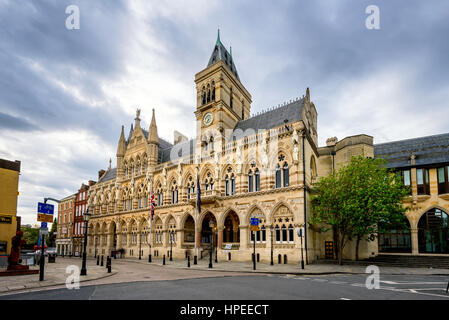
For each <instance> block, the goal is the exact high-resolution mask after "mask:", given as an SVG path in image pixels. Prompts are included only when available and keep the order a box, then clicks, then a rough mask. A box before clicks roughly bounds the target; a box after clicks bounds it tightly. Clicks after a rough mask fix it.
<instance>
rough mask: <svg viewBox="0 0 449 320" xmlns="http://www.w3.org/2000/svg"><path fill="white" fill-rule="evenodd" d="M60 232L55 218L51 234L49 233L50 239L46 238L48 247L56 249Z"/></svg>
mask: <svg viewBox="0 0 449 320" xmlns="http://www.w3.org/2000/svg"><path fill="white" fill-rule="evenodd" d="M57 230H58V219H56V218H55V220H53V224H52V225H51V229H50V232H49V233H48V237H47V238H46V241H45V242H46V243H47V246H49V247H54V246H56V235H57V233H56V232H57Z"/></svg>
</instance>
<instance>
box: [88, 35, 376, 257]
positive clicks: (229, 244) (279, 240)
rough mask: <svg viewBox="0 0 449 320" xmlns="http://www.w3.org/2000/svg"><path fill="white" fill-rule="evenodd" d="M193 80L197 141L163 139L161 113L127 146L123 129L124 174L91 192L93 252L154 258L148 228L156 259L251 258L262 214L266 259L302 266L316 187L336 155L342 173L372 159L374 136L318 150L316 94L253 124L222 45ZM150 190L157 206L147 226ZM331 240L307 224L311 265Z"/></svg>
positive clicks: (136, 130) (120, 160) (261, 249)
mask: <svg viewBox="0 0 449 320" xmlns="http://www.w3.org/2000/svg"><path fill="white" fill-rule="evenodd" d="M217 52H218V53H217ZM214 55H215V56H214ZM195 83H196V89H197V108H196V111H195V112H194V114H195V117H196V120H197V121H196V123H197V138H196V139H194V140H190V141H186V140H185V139H184V138H181V139H180V138H179V133H176V134H175V144H174V145H172V144H170V143H168V142H166V141H164V140H163V139H160V138H159V137H158V134H157V125H156V118H155V111H154V110H153V115H152V120H151V125H150V127H149V129H148V131H146V130H145V129H143V128H141V126H140V110H137V113H136V118H135V119H134V120H135V121H134V125H133V126H132V127H131V130H130V133H129V136H128V138H127V139H125V135H124V128H123V127H122V132H121V135H120V139H119V142H118V147H117V167H116V168H111V166H110V167H109V168H108V170H106V171H105V172H104V174H103V175H102V176H101V177H100V179H99V181H98V183H97V184H96V185H95V186H93V187H92V188H90V190H89V212H91V213H92V214H93V216H92V218H91V221H90V228H89V239H88V254H89V255H91V256H93V255H96V254H97V253H98V254H104V255H110V253H111V251H114V250H119V249H123V250H124V251H125V256H128V257H129V256H131V257H138V256H139V254H140V256H147V255H148V254H149V250H150V246H149V242H150V236H149V234H150V226H151V230H152V232H151V250H152V254H153V255H156V256H162V255H164V254H165V255H168V253H169V252H168V251H169V250H170V247H172V250H173V257H174V258H185V257H186V255H190V256H193V255H195V252H194V248H195V241H196V246H197V248H198V253H197V254H198V256H199V258H201V257H204V256H205V254H207V253H208V252H209V250H210V248H211V238H212V242H213V244H212V246H213V248H214V251H215V250H217V249H218V251H217V256H218V259H220V260H222V259H226V260H228V259H232V260H239V261H246V260H251V254H252V251H253V242H252V241H253V238H252V232H251V231H250V219H251V217H259V218H260V219H261V224H260V228H261V230H260V231H258V232H257V233H255V234H254V235H253V236H254V237H255V240H256V255H257V258H258V259H259V261H265V262H268V261H270V259H271V256H272V255H273V260H274V261H275V263H298V261H299V260H300V245H301V241H300V238H299V237H298V236H297V234H296V229H297V228H299V227H304V226H305V225H306V223H305V222H306V220H307V219H309V217H310V196H309V191H310V188H311V187H312V184H313V182H314V181H316V179H317V178H318V176H319V175H325V174H328V173H329V172H330V171H331V170H332V159H331V157H332V156H331V151H335V156H334V158H335V159H334V163H336V164H337V166H338V165H340V164H342V163H344V162H347V161H349V160H350V157H351V156H352V155H359V154H366V155H372V154H373V138H372V137H369V136H366V135H360V136H354V137H348V138H346V139H343V140H342V141H340V142H337V144H336V145H334V146H332V147H324V148H318V135H317V111H316V108H315V105H314V103H313V102H312V101H311V98H310V92H309V89H307V90H306V92H305V94H304V95H303V96H302V97H301V98H298V99H295V100H293V101H290V102H288V103H284V104H283V105H280V106H278V107H277V108H273V109H272V110H269V111H267V112H264V113H262V114H259V115H256V116H253V117H250V104H251V95H250V94H249V92H248V91H247V90H246V89H245V87H244V86H243V84H242V83H241V82H240V79H239V78H238V76H237V72H236V70H235V65H234V62H233V60H232V56H231V55H230V54H229V53H228V52H227V51H226V49H225V48H224V46H222V44H221V42H220V39H218V40H217V45H216V48H215V50H214V52H213V54H212V57H211V59H210V62H209V65H208V66H207V67H206V69H204V70H203V71H201V72H199V73H198V74H197V75H196V76H195ZM197 176H198V178H197ZM197 179H199V183H200V186H201V212H199V213H197V194H196V193H197V190H198V185H197V184H198V183H197ZM152 190H154V194H155V196H156V202H157V206H156V209H155V217H154V220H153V221H152V222H150V221H149V213H150V197H151V192H152ZM195 220H196V230H197V232H196V239H195ZM211 221H212V222H213V227H212V226H210V222H211ZM326 237H327V236H325V235H322V234H321V233H320V232H319V230H314V229H313V228H311V227H310V226H309V225H307V228H306V237H305V239H304V241H303V247H304V248H305V255H306V257H307V260H308V261H309V262H311V261H313V260H316V259H318V258H324V256H325V255H324V243H323V240H324V239H326ZM170 239H173V240H172V243H170V242H171V240H170ZM372 247H373V248H372V249H371V248H370V249H369V250H368V249H367V248H363V246H362V248H361V249H362V250H361V251H363V252H362V254H361V257H366V256H367V255H369V252H371V251H373V252H375V253H377V249H376V245H375V244H373V245H372ZM351 255H353V253H352V252H350V251H348V256H351Z"/></svg>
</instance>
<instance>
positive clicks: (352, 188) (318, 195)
mask: <svg viewBox="0 0 449 320" xmlns="http://www.w3.org/2000/svg"><path fill="white" fill-rule="evenodd" d="M408 193H409V191H408V190H407V189H406V188H404V186H403V185H402V180H401V179H400V178H399V177H398V175H396V174H394V173H392V172H391V171H389V170H388V169H387V168H386V167H385V160H382V159H371V158H365V157H362V156H358V157H352V159H351V162H350V163H349V164H348V165H347V166H345V167H342V168H341V169H340V170H338V171H337V172H336V173H335V174H332V175H330V176H328V177H324V178H322V179H320V180H319V181H318V182H317V184H316V185H315V187H314V191H313V195H312V209H313V213H312V218H311V222H312V223H316V224H320V225H321V228H322V229H323V231H327V230H329V229H331V228H332V229H333V231H334V239H335V241H336V246H337V250H336V253H337V258H338V262H339V264H342V263H343V255H342V252H343V249H344V247H345V245H346V244H347V242H348V241H349V239H351V238H355V240H356V259H357V260H358V256H359V255H358V253H359V245H360V241H362V240H366V241H374V240H375V239H376V236H377V235H378V233H379V232H382V231H383V230H386V229H389V228H391V227H392V226H396V227H397V226H404V214H405V212H406V210H407V208H406V207H404V206H403V205H402V199H403V198H404V197H405V196H406V195H407V194H408Z"/></svg>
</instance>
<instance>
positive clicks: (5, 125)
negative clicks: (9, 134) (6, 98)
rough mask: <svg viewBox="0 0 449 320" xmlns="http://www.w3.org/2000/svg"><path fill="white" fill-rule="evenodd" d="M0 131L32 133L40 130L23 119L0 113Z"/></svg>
mask: <svg viewBox="0 0 449 320" xmlns="http://www.w3.org/2000/svg"><path fill="white" fill-rule="evenodd" d="M0 130H13V131H16V130H17V131H34V130H40V128H39V127H37V126H35V125H34V124H31V123H29V122H28V121H27V120H25V119H23V118H18V117H14V116H11V115H9V114H6V113H3V112H0Z"/></svg>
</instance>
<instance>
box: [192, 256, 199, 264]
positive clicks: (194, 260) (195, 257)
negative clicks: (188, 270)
mask: <svg viewBox="0 0 449 320" xmlns="http://www.w3.org/2000/svg"><path fill="white" fill-rule="evenodd" d="M197 259H198V257H197V256H193V264H198V262H197Z"/></svg>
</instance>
